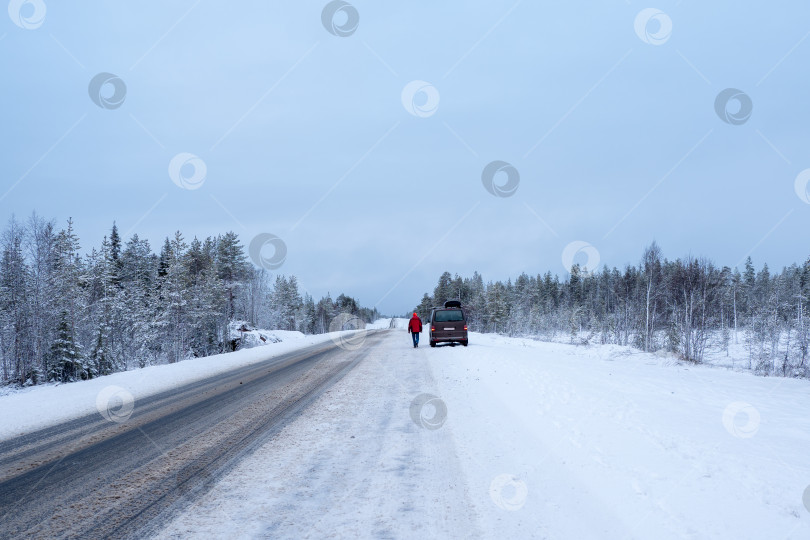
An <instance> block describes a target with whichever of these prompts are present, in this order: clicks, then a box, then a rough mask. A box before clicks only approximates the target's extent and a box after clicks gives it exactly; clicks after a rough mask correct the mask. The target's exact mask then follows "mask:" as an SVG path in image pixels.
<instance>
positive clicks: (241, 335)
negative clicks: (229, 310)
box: [228, 321, 304, 349]
mask: <svg viewBox="0 0 810 540" xmlns="http://www.w3.org/2000/svg"><path fill="white" fill-rule="evenodd" d="M228 331H229V334H230V339H231V340H232V341H233V340H237V342H238V344H239V349H252V348H253V347H261V346H262V345H272V344H273V343H279V342H281V341H285V340H289V339H300V338H302V337H304V333H303V332H298V331H297V330H262V329H260V328H256V327H254V326H251V325H249V324H248V323H247V322H244V321H233V322H231V324H230V325H229V327H228Z"/></svg>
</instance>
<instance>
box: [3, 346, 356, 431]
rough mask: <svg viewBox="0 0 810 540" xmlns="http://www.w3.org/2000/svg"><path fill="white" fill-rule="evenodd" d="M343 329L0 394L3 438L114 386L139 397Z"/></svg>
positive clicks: (76, 408)
mask: <svg viewBox="0 0 810 540" xmlns="http://www.w3.org/2000/svg"><path fill="white" fill-rule="evenodd" d="M347 332H352V331H347ZM344 333H346V332H335V333H331V334H318V335H313V336H305V335H304V334H302V333H301V332H285V331H272V332H270V333H269V334H272V335H274V336H275V337H276V338H277V339H276V342H274V343H272V347H255V348H250V349H243V350H239V351H236V352H232V353H226V354H217V355H214V356H208V357H205V358H194V359H190V360H184V361H182V362H178V363H176V364H168V365H161V366H150V367H146V368H143V369H137V370H133V371H126V372H122V373H114V374H112V375H106V376H104V377H98V378H96V379H92V380H89V381H79V382H74V383H68V384H59V385H53V384H49V385H42V386H33V387H29V388H24V389H21V390H19V391H18V392H14V393H11V394H8V395H4V396H0V440H4V439H9V438H12V437H15V436H18V435H22V434H24V433H28V432H31V431H35V430H37V429H41V428H45V427H49V426H52V425H56V424H59V423H61V422H64V421H67V420H70V419H72V418H78V417H80V416H83V415H86V414H90V413H93V412H95V411H96V410H97V409H96V398H97V396H98V395H99V394H100V393H101V392H102V391H105V389H109V388H110V387H112V386H116V387H121V388H123V389H124V390H126V391H127V392H129V393H130V394H131V395H132V397H133V398H134V399H135V400H136V401H137V400H138V399H141V398H144V397H147V396H150V395H154V394H157V393H160V392H163V391H166V390H170V389H172V388H175V387H178V386H181V385H185V384H188V383H191V382H195V381H199V380H201V379H205V378H207V377H211V376H214V375H217V374H220V373H225V372H228V371H230V370H233V369H235V368H239V367H242V366H246V365H249V364H253V363H256V362H260V361H262V360H266V359H268V358H272V357H275V356H278V355H280V354H284V353H287V352H290V351H293V350H295V349H300V348H303V347H306V346H308V345H314V344H316V343H323V342H326V341H329V340H330V339H332V338H334V337H336V336H338V335H341V334H344Z"/></svg>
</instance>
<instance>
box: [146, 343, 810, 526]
mask: <svg viewBox="0 0 810 540" xmlns="http://www.w3.org/2000/svg"><path fill="white" fill-rule="evenodd" d="M409 341H410V340H409V339H408V336H407V334H406V333H405V331H404V330H394V331H390V332H387V333H386V334H385V335H384V339H383V340H381V341H379V342H375V343H374V345H375V349H374V350H373V352H372V354H369V355H368V356H366V357H365V359H364V360H363V361H362V362H361V363H360V364H358V366H357V367H356V368H355V369H353V370H352V371H351V373H349V374H348V375H347V376H346V377H345V378H343V379H342V380H341V381H340V382H339V383H338V384H336V385H334V386H333V387H332V388H331V389H330V390H328V391H327V392H325V393H324V395H322V396H321V397H320V398H319V399H318V400H316V401H315V402H314V403H313V405H312V406H311V407H309V408H308V409H307V411H306V412H305V414H302V415H301V416H299V417H298V418H297V419H296V420H295V421H294V422H291V423H289V424H287V425H286V426H285V428H284V429H283V430H281V432H279V433H278V435H277V436H276V437H274V438H273V439H272V440H268V441H267V443H266V444H264V445H263V446H262V447H261V448H258V449H257V450H256V452H255V453H253V454H252V455H251V456H249V457H247V458H246V459H245V460H243V461H242V462H241V463H240V464H239V465H238V466H237V467H235V468H234V469H233V471H232V472H231V473H230V474H229V475H228V476H226V477H224V478H222V479H221V480H220V481H219V482H218V483H217V484H216V485H215V486H214V487H213V488H212V489H211V490H210V491H209V492H208V493H206V494H205V495H204V496H202V497H200V498H199V499H197V500H196V501H195V502H194V503H193V504H192V505H191V506H189V507H188V508H187V509H186V511H185V512H183V513H182V514H181V515H179V516H177V517H176V518H175V519H174V520H173V521H172V522H171V523H169V524H168V525H167V527H166V528H165V529H164V530H163V531H161V532H160V533H159V536H160V537H161V538H187V537H218V538H226V537H227V538H464V539H466V538H549V539H557V538H561V539H565V538H577V539H587V538H593V539H600V540H601V539H614V538H622V539H623V538H639V539H647V538H655V539H656V540H661V539H676V538H690V539H703V538H706V539H715V538H734V539H744V538H751V539H762V538H776V539H797V540H798V539H802V538H808V537H810V506H808V507H805V503H803V500H802V497H803V493H804V491H805V489H807V488H808V485H810V463H809V462H808V460H807V448H810V417H808V415H807V411H808V410H810V391H809V390H810V386H808V382H807V381H803V380H790V379H770V378H761V377H754V376H752V375H750V374H746V373H735V372H731V371H726V370H720V369H712V368H708V367H701V366H691V365H680V364H678V363H675V362H673V361H672V359H668V358H661V357H657V356H655V355H652V354H644V353H639V352H637V351H632V350H631V349H628V348H623V347H614V346H595V347H575V346H571V345H561V344H553V343H539V342H535V341H531V340H520V339H510V338H503V337H499V336H491V335H480V334H471V339H470V346H469V347H460V346H458V347H446V346H443V347H437V348H435V349H432V348H429V347H420V348H418V349H413V348H412V347H410V344H409ZM425 394H429V395H432V396H435V397H434V398H432V399H426V398H424V395H425ZM420 396H422V397H421V398H420ZM741 404H744V406H743V405H741ZM807 504H808V505H810V501H808V502H807Z"/></svg>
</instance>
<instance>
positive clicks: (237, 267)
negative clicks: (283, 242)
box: [0, 214, 378, 385]
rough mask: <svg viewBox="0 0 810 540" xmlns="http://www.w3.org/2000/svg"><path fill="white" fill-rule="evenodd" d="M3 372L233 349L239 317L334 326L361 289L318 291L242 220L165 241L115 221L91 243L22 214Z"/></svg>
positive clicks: (8, 292) (9, 376)
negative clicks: (271, 255)
mask: <svg viewBox="0 0 810 540" xmlns="http://www.w3.org/2000/svg"><path fill="white" fill-rule="evenodd" d="M0 247H1V248H2V258H1V259H0V357H1V358H2V360H1V361H2V367H1V368H0V369H1V370H2V373H1V374H0V377H2V379H1V380H0V383H2V384H14V385H34V384H39V383H43V382H49V381H57V382H69V381H75V380H80V379H88V378H92V377H96V376H99V375H105V374H109V373H114V372H117V371H124V370H129V369H134V368H138V367H145V366H148V365H154V364H163V363H173V362H177V361H179V360H183V359H186V358H193V357H200V356H208V355H211V354H217V353H221V352H228V351H230V350H232V349H233V347H234V342H233V341H232V340H231V339H230V336H229V330H228V328H229V324H230V323H231V322H232V321H245V322H247V323H249V324H252V325H255V326H257V327H259V328H267V329H278V330H299V331H301V332H304V333H306V334H313V333H323V332H327V331H329V325H330V323H331V322H332V320H333V319H334V318H335V317H336V316H338V315H339V314H341V313H350V314H352V315H354V316H356V317H358V318H361V319H363V320H365V321H369V322H370V321H372V320H373V319H375V318H376V317H377V315H378V314H377V312H376V310H369V309H365V308H361V307H360V306H359V305H358V303H357V301H356V300H354V299H353V298H350V297H347V296H344V295H342V294H341V295H339V296H338V297H337V298H335V299H332V298H331V297H330V296H329V295H327V296H326V297H324V298H321V299H320V300H318V301H317V302H316V301H315V300H314V299H313V298H312V297H311V296H310V295H309V294H306V293H303V294H302V292H301V291H300V290H299V285H298V281H297V279H296V278H295V276H289V277H287V276H283V275H274V276H271V275H270V274H269V273H268V272H267V271H266V270H264V269H260V268H257V267H255V266H254V265H253V264H251V263H250V262H249V260H248V257H247V255H246V253H245V248H244V246H243V244H242V243H241V241H240V239H239V238H238V237H237V235H236V234H235V233H233V232H227V233H225V234H223V235H220V236H217V237H209V238H206V239H205V240H202V241H201V240H199V239H197V238H192V239H190V240H188V239H186V238H185V237H184V236H183V235H182V234H181V233H180V232H179V231H178V232H176V233H174V235H173V236H171V237H170V238H166V240H165V242H164V243H163V245H162V246H161V247H160V249H159V251H158V252H157V253H155V252H154V251H153V248H152V246H150V245H149V242H148V241H147V240H145V239H141V238H139V237H138V235H137V234H135V235H133V236H132V237H131V238H128V239H123V238H121V236H120V234H119V231H118V228H117V227H116V226H115V224H113V226H112V228H111V229H110V231H109V233H108V234H107V235H106V236H104V238H103V240H102V241H101V244H100V245H98V246H95V247H93V248H92V249H89V250H88V249H83V246H82V245H81V242H80V240H79V238H78V237H77V235H76V233H75V232H74V229H73V221H72V220H68V222H67V223H66V224H65V226H64V227H63V228H60V229H58V230H57V227H56V224H55V223H54V222H53V221H49V220H46V219H43V218H41V217H39V216H37V215H36V214H34V215H32V216H31V217H30V218H28V219H27V220H25V221H18V220H17V219H15V218H12V219H11V220H10V222H9V223H8V225H7V227H6V228H5V230H4V231H3V233H2V237H1V238H0Z"/></svg>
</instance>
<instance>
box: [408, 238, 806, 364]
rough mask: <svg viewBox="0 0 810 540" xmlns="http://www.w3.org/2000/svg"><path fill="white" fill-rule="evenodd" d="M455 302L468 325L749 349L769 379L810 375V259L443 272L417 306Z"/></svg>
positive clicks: (581, 338)
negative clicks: (495, 273) (562, 272)
mask: <svg viewBox="0 0 810 540" xmlns="http://www.w3.org/2000/svg"><path fill="white" fill-rule="evenodd" d="M447 299H458V300H461V302H462V304H463V305H464V306H465V307H466V308H467V317H468V324H469V327H470V330H474V331H479V332H497V333H501V334H506V335H509V336H531V337H535V338H539V339H544V340H555V341H556V340H565V341H570V342H572V343H578V344H587V343H613V344H619V345H630V346H633V347H635V348H637V349H640V350H643V351H649V352H653V351H661V350H663V351H669V352H672V353H675V354H677V355H678V356H679V357H680V358H681V359H683V360H685V361H689V362H695V363H701V362H703V361H704V359H705V356H706V353H707V351H709V350H712V351H714V352H719V353H720V354H723V355H728V354H729V350H730V349H735V350H739V349H740V347H742V348H743V349H744V351H745V358H744V362H745V364H744V365H742V366H741V367H745V368H748V369H751V370H753V371H754V372H756V373H758V374H761V375H779V376H785V377H810V365H808V364H810V361H809V360H810V359H808V344H810V321H808V320H807V314H808V311H810V258H808V259H807V260H806V261H805V262H804V263H803V264H792V265H790V266H789V267H786V268H783V269H782V270H781V271H779V272H774V271H771V269H769V268H768V265H767V264H763V265H762V267H760V268H759V269H757V268H755V267H754V264H753V262H752V260H751V258H750V257H749V258H748V259H747V260H746V261H745V264H744V267H743V268H742V270H739V269H737V268H733V269H732V268H729V267H727V266H724V267H722V268H718V267H717V266H715V265H714V264H713V263H712V262H711V261H709V260H707V259H705V258H692V257H687V258H683V259H675V260H667V259H665V258H663V254H662V251H661V249H660V247H659V246H658V245H656V244H655V243H652V244H651V245H650V246H648V247H647V248H646V249H645V250H644V253H643V255H642V257H641V260H640V262H639V263H638V264H637V265H634V266H633V265H627V266H625V267H624V269H622V270H619V269H618V268H612V269H610V268H608V267H607V266H604V267H603V268H602V269H601V270H598V271H595V272H588V271H587V269H583V268H581V267H580V266H579V265H577V264H574V265H573V267H572V268H571V271H570V274H569V276H568V278H567V279H562V280H561V279H560V278H559V277H558V276H553V275H552V274H551V273H550V272H547V273H546V274H544V275H537V276H529V275H526V274H525V273H523V274H521V275H520V276H518V277H517V279H515V280H514V281H512V280H511V279H509V280H508V281H507V282H506V283H504V282H502V281H496V282H494V283H493V282H488V283H486V284H485V283H484V280H483V279H482V277H481V275H480V274H478V273H477V272H476V273H474V274H473V275H472V277H464V278H462V277H460V276H458V275H456V276H452V275H451V274H450V273H449V272H445V273H444V274H442V276H441V277H440V278H439V282H438V284H437V285H436V287H435V289H434V290H433V294H432V295H429V294H427V293H425V295H424V296H423V298H422V301H421V302H420V303H419V305H418V306H417V308H416V310H417V311H418V312H419V315H420V317H422V318H423V319H425V318H427V317H428V316H429V314H430V307H431V306H435V305H440V304H442V303H443V302H444V301H445V300H447Z"/></svg>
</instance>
